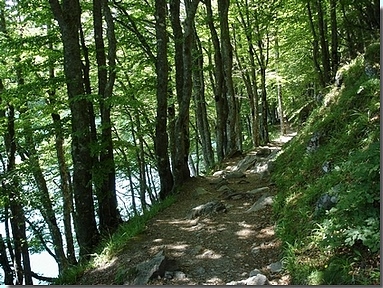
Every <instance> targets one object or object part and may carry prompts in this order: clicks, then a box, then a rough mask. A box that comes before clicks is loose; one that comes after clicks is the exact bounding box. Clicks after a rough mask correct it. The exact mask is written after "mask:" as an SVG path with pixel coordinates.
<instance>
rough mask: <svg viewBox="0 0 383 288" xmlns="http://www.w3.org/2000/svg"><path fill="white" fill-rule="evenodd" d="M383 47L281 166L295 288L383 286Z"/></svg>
mask: <svg viewBox="0 0 383 288" xmlns="http://www.w3.org/2000/svg"><path fill="white" fill-rule="evenodd" d="M379 75H380V66H379V45H378V44H375V45H372V46H370V47H369V49H368V51H367V53H366V55H364V56H359V57H358V58H357V59H355V60H354V61H352V62H351V63H349V64H348V65H345V66H344V67H343V68H342V69H341V70H340V71H339V72H338V77H337V81H336V83H335V84H334V86H332V87H329V89H328V90H329V91H328V93H327V94H326V96H325V97H324V99H323V103H322V104H321V105H319V106H318V108H317V109H316V110H315V111H314V112H313V113H312V115H311V116H310V118H309V119H308V121H307V123H306V125H305V126H304V128H303V129H302V131H300V132H299V133H298V135H297V136H296V137H295V138H294V139H293V140H292V141H291V142H289V144H288V147H286V149H284V152H283V153H282V154H281V155H280V156H279V157H278V159H277V161H276V168H275V172H274V173H273V177H272V179H273V181H275V183H276V185H277V189H278V194H277V197H276V201H275V203H274V211H275V213H276V220H277V235H278V236H279V237H280V239H281V240H282V242H283V243H284V256H285V258H284V259H285V265H286V268H287V270H288V271H289V272H290V274H291V277H292V284H306V285H307V284H308V285H310V284H378V283H379V279H380V272H379V271H380V256H379V252H380V141H379V136H380V126H379V122H380V81H379Z"/></svg>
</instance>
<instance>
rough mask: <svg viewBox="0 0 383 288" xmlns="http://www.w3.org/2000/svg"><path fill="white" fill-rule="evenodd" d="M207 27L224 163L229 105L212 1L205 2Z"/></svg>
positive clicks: (218, 139) (220, 154)
mask: <svg viewBox="0 0 383 288" xmlns="http://www.w3.org/2000/svg"><path fill="white" fill-rule="evenodd" d="M205 5H206V14H207V19H206V21H207V25H208V27H209V30H210V35H211V40H212V42H213V48H214V52H213V53H214V64H213V63H209V64H210V66H211V67H214V73H213V74H214V77H211V78H212V80H211V85H212V86H213V91H214V100H215V105H216V115H217V121H216V129H215V130H216V143H217V148H216V149H217V158H218V161H222V160H223V159H224V157H225V153H226V146H227V133H226V121H227V117H228V113H227V110H228V105H227V98H226V97H225V92H224V91H225V85H224V72H223V62H222V53H221V44H220V41H219V37H218V33H217V31H216V28H215V26H214V17H213V9H212V6H211V0H206V1H205Z"/></svg>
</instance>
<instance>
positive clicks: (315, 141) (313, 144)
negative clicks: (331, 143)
mask: <svg viewBox="0 0 383 288" xmlns="http://www.w3.org/2000/svg"><path fill="white" fill-rule="evenodd" d="M320 138H321V133H319V132H314V134H313V135H312V136H311V138H310V140H309V141H308V143H307V147H306V150H307V152H308V153H312V152H315V151H316V150H317V149H318V148H319V140H320Z"/></svg>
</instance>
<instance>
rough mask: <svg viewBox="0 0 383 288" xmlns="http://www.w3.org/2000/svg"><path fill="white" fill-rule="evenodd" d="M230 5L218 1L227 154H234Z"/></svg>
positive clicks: (228, 1)
mask: <svg viewBox="0 0 383 288" xmlns="http://www.w3.org/2000/svg"><path fill="white" fill-rule="evenodd" d="M229 6H230V0H219V1H218V12H219V21H220V26H221V51H222V63H223V65H222V66H223V72H224V79H225V80H224V83H225V84H224V85H225V94H226V98H227V103H228V118H227V127H226V131H227V132H226V133H227V140H228V143H227V147H226V153H225V154H226V155H229V156H230V155H233V154H234V153H236V152H238V151H239V149H238V146H237V143H238V131H237V129H236V127H237V121H238V117H239V116H238V109H237V102H236V100H235V95H234V84H233V75H232V73H233V72H232V69H233V47H232V45H231V40H230V32H229V31H230V28H229V19H228V15H229Z"/></svg>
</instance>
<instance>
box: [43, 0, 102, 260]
mask: <svg viewBox="0 0 383 288" xmlns="http://www.w3.org/2000/svg"><path fill="white" fill-rule="evenodd" d="M49 3H50V5H51V8H52V12H53V15H54V17H55V18H56V20H57V21H58V23H59V26H60V30H61V36H62V42H63V47H64V73H65V76H66V82H67V92H68V99H69V104H70V109H71V116H72V158H73V190H74V199H75V205H76V214H75V216H76V223H77V231H76V232H77V233H76V236H77V241H78V244H79V246H80V257H81V258H89V254H90V253H92V252H93V250H94V248H95V246H96V245H97V244H98V242H99V233H98V230H97V225H96V220H95V213H94V203H93V191H92V172H91V171H92V156H91V151H90V143H91V135H90V127H89V123H90V113H89V109H87V108H86V107H89V105H88V101H87V100H86V99H83V97H81V96H82V95H84V88H83V79H82V76H81V75H82V65H81V53H80V45H79V29H80V14H81V12H80V3H79V0H67V1H63V3H62V4H60V3H59V1H58V0H50V1H49Z"/></svg>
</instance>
